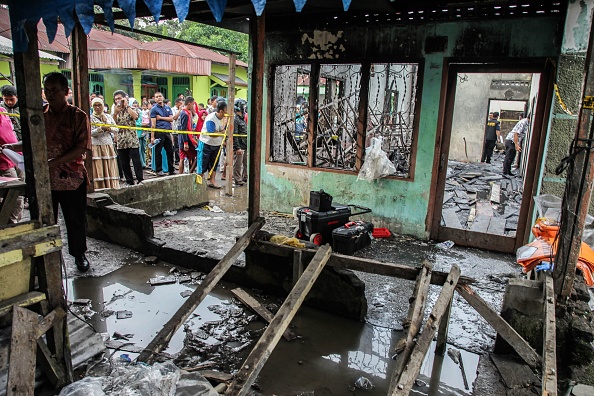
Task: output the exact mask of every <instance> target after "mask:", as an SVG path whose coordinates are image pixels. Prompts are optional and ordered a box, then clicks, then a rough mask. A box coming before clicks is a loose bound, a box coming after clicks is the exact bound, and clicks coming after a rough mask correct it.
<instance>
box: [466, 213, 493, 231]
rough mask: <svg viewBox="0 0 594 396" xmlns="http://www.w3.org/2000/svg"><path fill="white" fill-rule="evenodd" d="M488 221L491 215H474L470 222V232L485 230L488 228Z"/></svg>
mask: <svg viewBox="0 0 594 396" xmlns="http://www.w3.org/2000/svg"><path fill="white" fill-rule="evenodd" d="M490 222H491V217H489V216H485V215H478V216H476V217H475V219H474V221H473V222H472V226H471V227H470V231H472V232H487V229H489V223H490Z"/></svg>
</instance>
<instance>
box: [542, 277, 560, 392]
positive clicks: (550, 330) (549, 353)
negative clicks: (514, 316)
mask: <svg viewBox="0 0 594 396" xmlns="http://www.w3.org/2000/svg"><path fill="white" fill-rule="evenodd" d="M543 296H544V315H543V316H544V318H543V321H544V323H543V330H544V331H543V333H544V334H543V341H544V345H543V348H542V394H543V395H545V396H555V395H556V394H557V330H556V329H557V326H556V320H555V290H554V287H553V278H551V277H550V276H545V279H544V282H543Z"/></svg>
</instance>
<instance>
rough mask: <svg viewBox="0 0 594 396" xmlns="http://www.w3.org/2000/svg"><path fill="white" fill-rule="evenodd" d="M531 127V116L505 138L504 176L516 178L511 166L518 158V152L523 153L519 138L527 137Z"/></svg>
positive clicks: (521, 121) (519, 122)
mask: <svg viewBox="0 0 594 396" xmlns="http://www.w3.org/2000/svg"><path fill="white" fill-rule="evenodd" d="M529 126H530V115H528V117H526V118H522V119H521V120H520V121H518V123H517V124H516V126H514V128H513V129H512V130H511V131H510V132H509V133H508V134H507V136H506V137H505V159H504V160H503V174H504V175H508V176H514V175H513V174H512V172H511V166H512V164H513V162H514V159H515V158H516V152H517V151H522V147H521V146H520V139H519V136H520V135H522V136H525V135H526V133H527V132H528V127H529Z"/></svg>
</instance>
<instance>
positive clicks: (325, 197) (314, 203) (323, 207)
mask: <svg viewBox="0 0 594 396" xmlns="http://www.w3.org/2000/svg"><path fill="white" fill-rule="evenodd" d="M309 207H310V208H311V209H313V210H316V211H318V212H327V211H329V210H332V195H330V194H328V193H327V192H324V190H320V191H310V192H309Z"/></svg>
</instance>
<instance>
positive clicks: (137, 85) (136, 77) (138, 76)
mask: <svg viewBox="0 0 594 396" xmlns="http://www.w3.org/2000/svg"><path fill="white" fill-rule="evenodd" d="M132 84H133V86H132V90H133V92H132V97H133V98H135V99H136V100H138V101H139V102H140V98H141V97H142V71H141V70H133V71H132ZM139 104H140V105H142V103H139Z"/></svg>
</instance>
